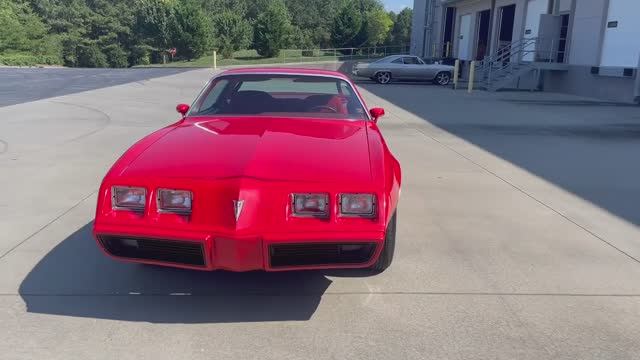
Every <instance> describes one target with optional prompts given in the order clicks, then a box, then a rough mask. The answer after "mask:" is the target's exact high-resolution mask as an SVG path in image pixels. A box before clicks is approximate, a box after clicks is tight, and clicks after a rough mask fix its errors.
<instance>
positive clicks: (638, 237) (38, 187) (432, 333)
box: [0, 70, 640, 360]
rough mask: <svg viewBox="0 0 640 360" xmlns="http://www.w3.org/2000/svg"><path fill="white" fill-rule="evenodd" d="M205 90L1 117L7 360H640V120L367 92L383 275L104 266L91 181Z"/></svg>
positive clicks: (430, 89)
mask: <svg viewBox="0 0 640 360" xmlns="http://www.w3.org/2000/svg"><path fill="white" fill-rule="evenodd" d="M209 75H210V72H209V71H208V70H194V71H189V72H184V73H180V74H173V75H170V76H166V77H149V78H147V79H145V80H142V81H137V82H128V83H124V84H121V85H117V86H112V87H104V88H95V89H93V90H89V91H83V92H77V93H73V94H66V95H64V96H60V97H55V98H42V99H41V100H37V101H32V102H22V103H20V104H16V105H12V106H5V107H2V108H0V358H3V359H4V358H6V359H40V358H42V359H114V358H119V359H147V358H148V359H186V358H189V359H212V358H227V359H253V358H256V359H257V358H260V359H465V360H467V359H489V358H491V359H635V358H637V357H638V354H640V281H639V280H638V279H640V263H638V259H640V229H639V227H638V226H639V225H640V224H639V220H638V209H639V207H638V205H637V204H638V203H639V202H638V200H640V199H639V198H638V194H639V187H640V182H638V181H636V180H637V179H638V166H637V165H636V164H637V161H636V160H634V159H635V158H636V157H637V154H638V153H640V151H639V150H640V141H639V140H638V131H637V129H638V124H640V119H639V118H638V115H637V114H638V109H637V108H631V107H622V106H614V105H612V104H598V103H594V102H589V101H585V99H577V98H572V97H559V96H549V95H547V94H534V95H530V94H498V95H495V94H486V93H478V94H474V95H467V94H465V93H463V92H453V91H452V90H449V89H444V88H439V87H435V86H429V85H411V84H406V85H403V84H396V85H389V86H380V85H374V84H369V83H363V84H362V88H363V92H364V96H365V98H366V100H367V102H368V103H369V105H370V106H383V107H385V108H386V110H387V116H386V117H385V118H383V119H382V120H381V126H382V129H383V132H384V134H385V136H386V138H387V141H388V143H389V146H390V147H391V149H392V151H393V152H394V153H395V154H396V155H397V156H398V158H399V159H400V161H401V163H402V166H403V171H404V177H403V181H404V183H403V186H404V187H403V193H402V199H401V204H400V209H399V223H398V247H397V251H396V258H395V262H394V264H393V265H392V267H391V268H390V269H389V270H387V271H385V272H384V273H382V274H380V275H377V276H365V274H363V273H358V272H353V273H351V272H324V273H322V272H297V273H278V274H267V273H240V274H235V273H225V272H216V273H202V272H193V271H183V270H175V269H164V268H153V267H145V266H138V265H132V264H122V263H117V262H114V261H112V260H110V259H107V258H105V257H104V256H103V255H102V254H101V253H100V252H99V250H98V249H97V248H96V246H95V244H94V242H93V239H92V238H91V236H90V227H91V221H92V218H93V212H94V207H95V201H96V195H95V194H96V190H97V188H98V185H99V182H100V180H101V178H102V176H103V175H104V173H105V172H106V171H107V169H108V167H109V166H110V165H111V163H112V162H113V161H114V160H115V159H116V158H117V157H118V156H119V155H120V154H121V153H122V152H123V151H124V150H125V149H126V148H127V147H128V146H130V145H131V144H132V143H133V142H135V141H136V140H137V139H139V138H140V137H142V136H144V135H145V134H146V133H148V132H150V131H152V130H154V129H157V128H159V127H162V126H164V125H166V124H169V123H171V122H173V121H175V120H176V118H177V114H176V113H175V111H174V106H175V104H176V103H178V102H190V100H191V99H192V98H193V97H194V96H195V95H196V94H197V92H198V91H199V89H200V87H201V86H202V85H203V84H204V82H205V81H206V79H207V78H208V76H209ZM156 76H157V75H156ZM132 77H135V75H132ZM1 80H2V79H0V81H1ZM16 96H17V95H16ZM533 100H535V102H532V101H533ZM554 102H555V104H554ZM621 124H624V125H621ZM598 129H600V130H598ZM603 131H604V133H606V135H603V136H595V137H594V136H592V135H590V134H593V133H594V132H596V133H597V132H601V133H602V132H603ZM563 133H564V134H566V135H558V134H563ZM633 134H635V135H633ZM633 154H636V156H634V155H633Z"/></svg>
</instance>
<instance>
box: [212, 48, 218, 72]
mask: <svg viewBox="0 0 640 360" xmlns="http://www.w3.org/2000/svg"><path fill="white" fill-rule="evenodd" d="M216 69H218V52H217V51H215V50H213V70H216Z"/></svg>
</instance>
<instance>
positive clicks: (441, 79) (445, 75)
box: [433, 71, 451, 86]
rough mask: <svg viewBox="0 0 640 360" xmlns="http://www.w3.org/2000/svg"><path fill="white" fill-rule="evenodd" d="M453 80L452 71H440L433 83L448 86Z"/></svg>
mask: <svg viewBox="0 0 640 360" xmlns="http://www.w3.org/2000/svg"><path fill="white" fill-rule="evenodd" d="M450 82H451V73H450V72H448V71H440V72H439V73H437V74H436V76H435V77H434V78H433V83H434V84H436V85H440V86H447V85H449V83H450Z"/></svg>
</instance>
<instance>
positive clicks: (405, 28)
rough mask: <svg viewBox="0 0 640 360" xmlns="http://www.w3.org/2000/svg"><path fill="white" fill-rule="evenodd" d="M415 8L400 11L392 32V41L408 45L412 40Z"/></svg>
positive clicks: (392, 42)
mask: <svg viewBox="0 0 640 360" xmlns="http://www.w3.org/2000/svg"><path fill="white" fill-rule="evenodd" d="M412 21H413V10H411V9H410V8H404V9H402V11H400V12H399V13H398V15H397V16H396V19H395V20H394V22H393V28H392V29H391V33H390V41H389V42H390V43H391V44H393V45H398V46H406V45H408V44H409V43H410V42H411V23H412Z"/></svg>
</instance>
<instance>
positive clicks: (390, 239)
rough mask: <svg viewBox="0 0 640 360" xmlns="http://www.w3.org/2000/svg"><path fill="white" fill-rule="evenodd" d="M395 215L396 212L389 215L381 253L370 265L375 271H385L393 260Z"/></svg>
mask: <svg viewBox="0 0 640 360" xmlns="http://www.w3.org/2000/svg"><path fill="white" fill-rule="evenodd" d="M396 215H397V213H393V216H391V220H390V221H389V225H387V231H386V235H385V238H384V245H383V248H382V253H381V254H380V257H379V258H378V261H377V262H376V263H375V264H373V266H372V267H371V270H373V271H374V272H376V273H381V272H383V271H385V270H386V269H387V268H388V267H389V266H390V265H391V262H392V261H393V253H394V252H395V249H396V217H397V216H396Z"/></svg>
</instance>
